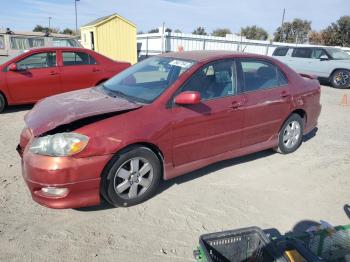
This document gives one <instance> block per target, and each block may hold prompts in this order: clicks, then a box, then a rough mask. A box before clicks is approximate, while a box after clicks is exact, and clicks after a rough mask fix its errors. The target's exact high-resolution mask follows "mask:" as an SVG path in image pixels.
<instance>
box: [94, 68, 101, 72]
mask: <svg viewBox="0 0 350 262" xmlns="http://www.w3.org/2000/svg"><path fill="white" fill-rule="evenodd" d="M100 71H101V70H100V69H98V68H94V69H92V72H100Z"/></svg>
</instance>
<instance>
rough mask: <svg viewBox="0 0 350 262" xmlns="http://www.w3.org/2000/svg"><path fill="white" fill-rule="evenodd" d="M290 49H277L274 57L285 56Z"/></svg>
mask: <svg viewBox="0 0 350 262" xmlns="http://www.w3.org/2000/svg"><path fill="white" fill-rule="evenodd" d="M288 50H289V48H286V47H277V48H276V49H275V51H274V52H273V54H272V55H273V56H285V55H286V54H287V53H288Z"/></svg>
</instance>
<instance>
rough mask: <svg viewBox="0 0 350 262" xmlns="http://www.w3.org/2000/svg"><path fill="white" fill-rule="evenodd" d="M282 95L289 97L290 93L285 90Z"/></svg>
mask: <svg viewBox="0 0 350 262" xmlns="http://www.w3.org/2000/svg"><path fill="white" fill-rule="evenodd" d="M281 97H282V98H287V97H290V94H289V93H288V92H287V91H283V92H282V93H281Z"/></svg>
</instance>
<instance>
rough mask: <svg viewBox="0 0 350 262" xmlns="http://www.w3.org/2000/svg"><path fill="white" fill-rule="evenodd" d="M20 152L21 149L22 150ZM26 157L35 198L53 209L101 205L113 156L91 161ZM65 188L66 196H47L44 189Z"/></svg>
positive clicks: (25, 167) (24, 168)
mask: <svg viewBox="0 0 350 262" xmlns="http://www.w3.org/2000/svg"><path fill="white" fill-rule="evenodd" d="M19 149H20V148H19ZM19 152H20V154H22V157H23V158H22V174H23V178H24V180H25V182H26V183H27V185H28V188H29V190H30V193H31V195H32V198H33V200H34V201H36V202H37V203H39V204H41V205H43V206H46V207H50V208H78V207H84V206H93V205H98V204H99V203H100V180H101V177H100V176H101V173H102V171H103V168H104V167H105V166H106V164H107V163H108V161H109V160H110V159H111V157H112V156H111V155H103V156H93V157H87V158H73V157H50V156H41V155H37V154H33V153H31V152H29V151H26V150H25V151H24V152H21V151H20V150H19ZM48 187H49V188H65V189H67V193H66V194H64V195H63V196H52V195H47V194H44V193H43V191H42V190H41V189H42V188H48Z"/></svg>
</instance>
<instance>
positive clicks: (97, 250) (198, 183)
mask: <svg viewBox="0 0 350 262" xmlns="http://www.w3.org/2000/svg"><path fill="white" fill-rule="evenodd" d="M343 94H347V95H348V97H350V90H346V91H344V90H335V89H332V88H330V87H322V105H323V109H322V113H321V117H320V119H319V130H318V132H317V133H316V135H315V136H313V137H312V136H309V137H308V138H307V139H306V141H305V142H304V144H303V145H302V146H301V148H300V149H299V150H298V151H297V152H295V153H294V154H290V155H280V154H276V153H273V152H271V151H264V152H261V153H257V154H252V155H249V156H246V157H241V158H238V159H234V160H230V161H224V162H221V163H218V164H215V165H211V166H209V167H207V168H205V169H202V170H199V171H196V172H194V173H191V174H188V175H185V176H183V177H181V178H178V179H175V180H172V181H168V182H165V183H163V185H162V187H161V189H160V190H159V194H158V195H157V196H156V197H154V198H152V199H151V200H149V201H147V202H146V203H143V204H141V205H138V206H135V207H130V208H110V207H108V206H107V205H101V206H99V207H94V208H85V209H80V210H73V209H68V210H52V209H48V208H45V207H41V206H40V205H38V204H36V203H35V202H33V201H32V200H31V197H30V194H29V191H28V190H27V187H26V185H25V184H24V182H23V180H22V177H21V170H20V159H19V157H18V155H17V153H16V151H15V147H16V145H17V143H18V138H19V134H20V131H21V129H22V127H23V120H22V119H23V116H24V114H25V113H26V111H27V110H28V109H29V108H30V107H15V108H11V109H10V111H8V112H7V113H5V114H1V115H0V147H1V157H0V210H1V211H0V261H86V260H87V261H193V256H192V251H193V249H194V248H195V247H196V245H197V243H198V237H199V236H200V235H201V234H204V233H208V232H215V231H220V230H227V229H234V228H239V227H245V226H251V225H257V226H260V227H262V228H264V229H266V228H275V229H277V230H279V231H280V232H281V233H284V232H286V231H289V230H292V229H293V227H294V226H295V225H298V226H303V225H305V222H303V221H305V220H311V221H319V220H320V219H323V220H326V221H328V222H330V223H332V224H334V225H339V224H349V222H350V221H349V218H348V217H347V215H346V213H345V212H344V209H343V208H344V205H346V204H350V191H349V186H350V131H349V128H350V106H348V107H342V106H340V105H339V103H340V101H341V98H342V96H343Z"/></svg>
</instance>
